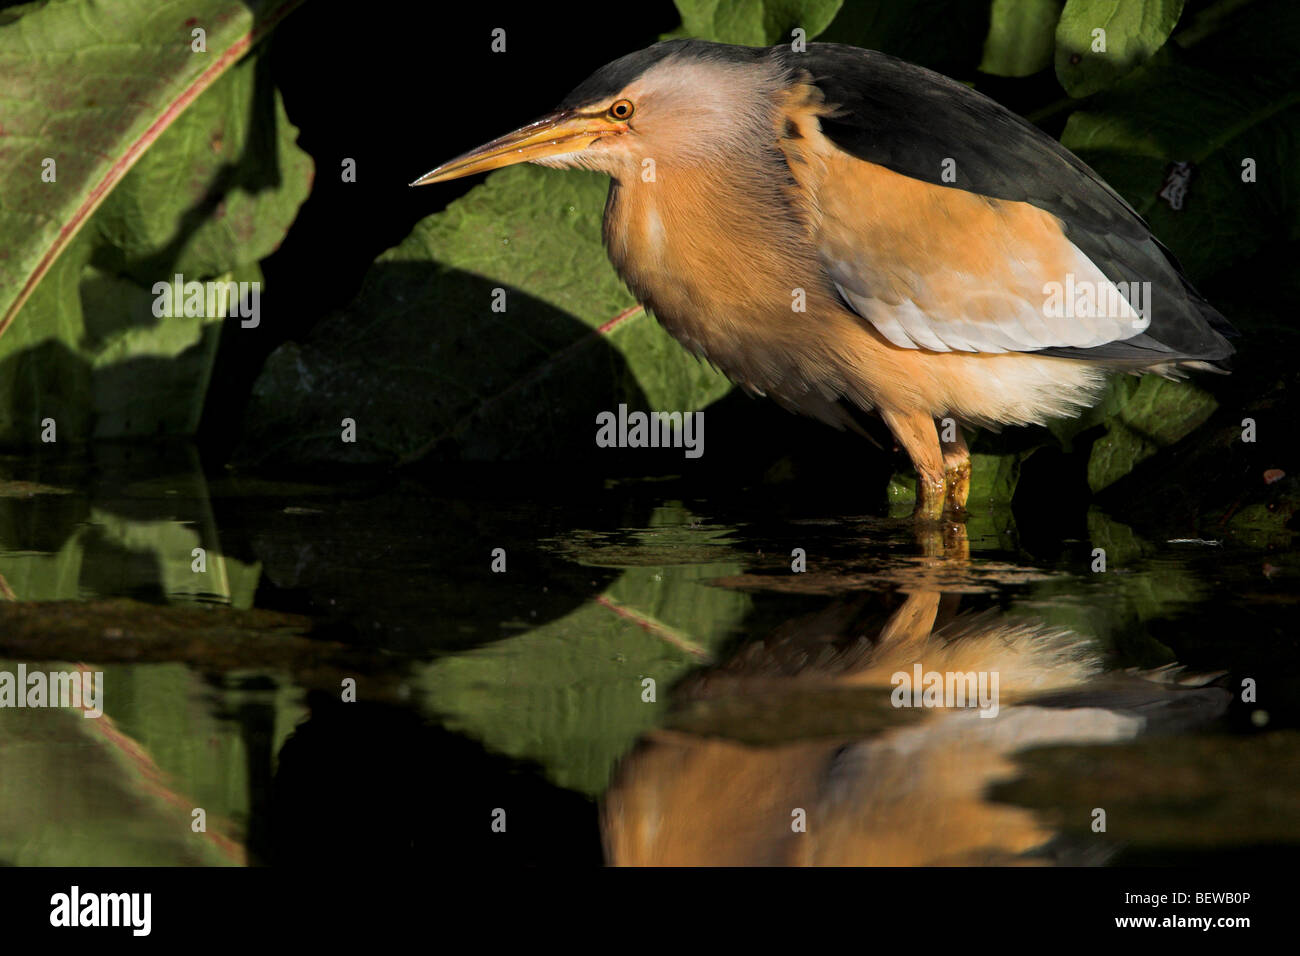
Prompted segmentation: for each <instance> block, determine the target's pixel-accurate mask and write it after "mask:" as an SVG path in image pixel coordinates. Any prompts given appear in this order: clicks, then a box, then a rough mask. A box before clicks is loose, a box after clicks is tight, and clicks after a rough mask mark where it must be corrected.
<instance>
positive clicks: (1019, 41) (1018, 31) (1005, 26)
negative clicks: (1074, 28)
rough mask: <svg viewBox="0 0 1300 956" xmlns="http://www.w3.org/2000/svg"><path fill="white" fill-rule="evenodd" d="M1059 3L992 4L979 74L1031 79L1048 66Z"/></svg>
mask: <svg viewBox="0 0 1300 956" xmlns="http://www.w3.org/2000/svg"><path fill="white" fill-rule="evenodd" d="M1060 18H1061V0H993V8H992V13H991V15H990V19H989V32H988V36H987V37H985V38H984V59H983V60H981V61H980V67H979V68H980V71H981V72H983V73H992V74H993V75H994V76H1031V75H1032V74H1034V73H1037V72H1038V71H1039V70H1043V69H1046V68H1047V66H1048V64H1050V63H1051V62H1052V50H1053V49H1054V48H1055V46H1056V23H1057V21H1058V20H1059V19H1060Z"/></svg>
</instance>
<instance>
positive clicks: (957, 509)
mask: <svg viewBox="0 0 1300 956" xmlns="http://www.w3.org/2000/svg"><path fill="white" fill-rule="evenodd" d="M916 490H917V494H916V505H915V507H914V508H913V509H912V516H913V517H914V518H916V519H917V520H918V521H941V520H945V521H965V520H966V499H967V498H969V497H970V459H969V458H966V459H964V460H961V461H957V462H953V463H950V464H947V465H946V466H945V468H944V471H943V476H942V477H940V476H938V475H931V476H928V477H927V476H925V475H918V476H917V479H916Z"/></svg>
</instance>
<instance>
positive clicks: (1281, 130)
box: [1061, 18, 1300, 281]
mask: <svg viewBox="0 0 1300 956" xmlns="http://www.w3.org/2000/svg"><path fill="white" fill-rule="evenodd" d="M1294 22H1296V23H1297V25H1300V18H1296V20H1295V21H1294ZM1239 40H1240V41H1243V42H1244V41H1245V40H1246V38H1245V37H1231V36H1228V37H1223V38H1222V40H1221V41H1220V42H1226V43H1229V44H1232V43H1235V42H1238V41H1239ZM1256 49H1258V47H1256ZM1228 69H1231V68H1230V67H1229V68H1228ZM1288 77H1289V78H1291V80H1290V81H1289V80H1288ZM1296 79H1300V76H1298V75H1297V71H1296V70H1295V69H1294V68H1290V67H1288V68H1286V69H1279V70H1278V71H1277V72H1274V71H1273V70H1272V69H1270V68H1269V66H1268V65H1266V64H1261V66H1260V72H1259V73H1258V74H1253V75H1252V74H1250V73H1239V72H1235V71H1233V72H1231V73H1229V72H1226V71H1225V72H1218V71H1211V70H1207V69H1202V68H1198V67H1195V66H1189V65H1174V64H1161V65H1159V66H1155V65H1152V66H1151V67H1150V68H1148V69H1146V70H1144V71H1142V73H1141V74H1139V75H1135V76H1133V77H1130V78H1129V79H1128V80H1125V81H1124V82H1123V83H1121V84H1120V85H1119V86H1118V87H1117V88H1116V89H1115V90H1114V91H1112V92H1111V93H1108V94H1106V95H1105V96H1103V97H1101V98H1099V99H1098V101H1097V102H1096V103H1095V104H1093V105H1092V106H1090V108H1089V109H1088V110H1085V111H1080V112H1076V113H1074V114H1073V115H1072V116H1071V117H1070V119H1069V122H1068V123H1067V124H1066V127H1065V132H1064V133H1063V135H1062V137H1061V140H1062V142H1063V143H1064V144H1065V145H1066V146H1067V147H1069V148H1070V149H1071V150H1074V151H1075V152H1077V153H1078V154H1079V155H1080V156H1081V157H1082V158H1083V159H1084V160H1085V161H1087V162H1088V164H1089V165H1091V166H1092V167H1093V168H1094V169H1095V170H1096V171H1097V172H1098V173H1099V174H1100V175H1101V176H1102V177H1103V178H1105V179H1106V181H1107V182H1109V183H1110V184H1111V185H1112V186H1113V187H1114V188H1115V189H1117V190H1118V191H1119V192H1120V193H1121V194H1122V195H1124V196H1125V198H1127V199H1128V200H1129V201H1130V202H1132V203H1133V204H1134V207H1135V208H1136V209H1137V211H1138V212H1139V213H1141V214H1142V215H1143V216H1144V217H1145V218H1146V219H1147V221H1148V222H1149V223H1150V225H1151V228H1152V230H1153V231H1154V232H1155V234H1156V235H1157V236H1159V237H1160V238H1161V240H1162V241H1164V242H1165V243H1166V244H1168V245H1169V247H1170V248H1171V249H1173V251H1174V252H1175V253H1176V254H1177V255H1178V257H1179V259H1180V260H1181V261H1182V263H1183V265H1184V267H1185V268H1186V269H1187V272H1188V274H1189V275H1190V276H1191V278H1192V279H1193V280H1194V281H1201V280H1203V279H1204V278H1205V277H1206V276H1208V275H1211V274H1212V273H1214V272H1216V271H1218V270H1220V269H1225V268H1228V267H1230V266H1232V265H1233V264H1235V263H1238V262H1240V261H1242V260H1244V259H1246V258H1247V257H1249V256H1251V255H1252V254H1254V253H1255V252H1257V251H1259V250H1261V249H1264V248H1266V247H1268V246H1270V245H1272V244H1275V243H1277V242H1278V241H1279V240H1283V241H1284V240H1288V239H1294V238H1296V237H1297V236H1298V235H1300V233H1297V231H1296V225H1295V224H1296V222H1297V219H1300V168H1297V165H1296V163H1295V162H1294V161H1293V157H1292V153H1293V151H1294V143H1295V142H1296V141H1297V138H1300V109H1297V106H1298V105H1300V89H1298V88H1297V87H1296V86H1295V85H1291V83H1292V82H1294V81H1295V80H1296ZM1248 160H1249V161H1250V167H1249V168H1251V169H1253V173H1252V174H1251V175H1253V177H1254V181H1248V177H1247V168H1248V167H1247V165H1246V163H1247V161H1248ZM1175 163H1187V164H1189V166H1188V167H1187V169H1186V176H1185V177H1184V176H1183V175H1181V174H1180V173H1179V172H1178V170H1177V168H1176V167H1175V166H1174V164H1175ZM1179 180H1181V181H1182V184H1183V185H1184V186H1185V189H1181V190H1179V189H1177V188H1176V187H1177V186H1178V185H1179ZM1207 237H1212V239H1213V241H1207Z"/></svg>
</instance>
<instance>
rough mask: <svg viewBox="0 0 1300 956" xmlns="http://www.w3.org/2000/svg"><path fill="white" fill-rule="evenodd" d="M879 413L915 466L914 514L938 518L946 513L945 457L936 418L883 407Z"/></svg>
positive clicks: (918, 412) (931, 519) (924, 517)
mask: <svg viewBox="0 0 1300 956" xmlns="http://www.w3.org/2000/svg"><path fill="white" fill-rule="evenodd" d="M880 417H881V418H883V419H884V420H885V424H886V425H887V426H889V430H890V431H891V432H893V433H894V437H895V438H897V439H898V443H899V444H900V445H902V446H903V450H904V451H905V452H907V455H908V457H909V458H911V459H912V465H913V467H915V468H916V506H915V507H914V508H913V509H912V516H913V517H915V518H919V519H924V520H929V521H937V520H938V519H939V518H941V517H943V504H944V490H945V487H946V485H945V482H944V459H943V449H942V448H941V447H940V445H939V433H938V432H937V431H936V430H935V427H934V419H933V418H931V417H930V416H929V415H928V414H926V413H925V412H920V411H916V412H896V411H893V410H891V409H885V408H881V409H880Z"/></svg>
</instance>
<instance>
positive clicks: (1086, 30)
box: [1056, 0, 1183, 97]
mask: <svg viewBox="0 0 1300 956" xmlns="http://www.w3.org/2000/svg"><path fill="white" fill-rule="evenodd" d="M1182 12H1183V0H1066V4H1065V9H1064V10H1063V11H1061V20H1060V22H1059V23H1058V24H1057V25H1056V76H1057V79H1059V80H1060V81H1061V85H1062V86H1064V87H1065V90H1066V92H1067V93H1069V94H1070V95H1071V96H1075V97H1079V96H1088V95H1090V94H1092V93H1096V92H1097V91H1098V90H1103V89H1105V88H1106V87H1108V86H1110V85H1111V84H1112V83H1114V82H1115V80H1117V79H1119V78H1120V77H1122V76H1124V75H1125V74H1126V73H1129V72H1130V71H1132V70H1133V69H1134V68H1135V67H1138V66H1141V65H1142V64H1143V63H1145V62H1146V61H1147V60H1149V59H1150V58H1151V55H1152V54H1153V53H1155V51H1156V50H1158V49H1160V47H1161V46H1163V45H1164V42H1165V41H1166V40H1168V39H1169V34H1170V33H1172V32H1173V30H1174V26H1175V25H1176V24H1177V23H1178V18H1179V16H1181V15H1182ZM1098 31H1100V32H1098Z"/></svg>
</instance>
